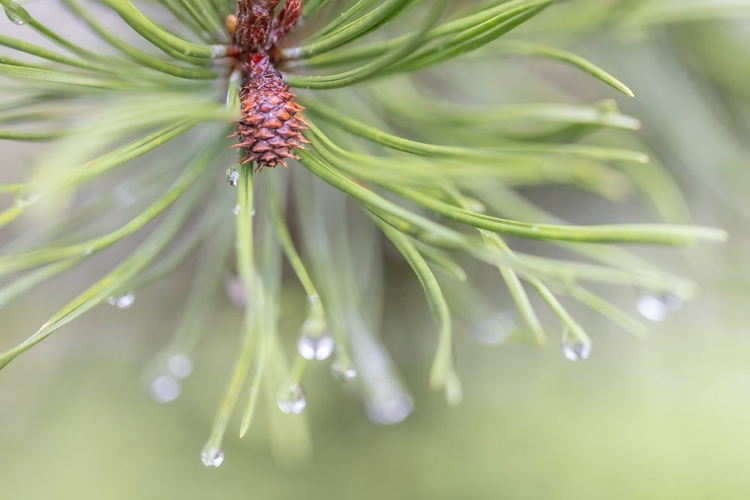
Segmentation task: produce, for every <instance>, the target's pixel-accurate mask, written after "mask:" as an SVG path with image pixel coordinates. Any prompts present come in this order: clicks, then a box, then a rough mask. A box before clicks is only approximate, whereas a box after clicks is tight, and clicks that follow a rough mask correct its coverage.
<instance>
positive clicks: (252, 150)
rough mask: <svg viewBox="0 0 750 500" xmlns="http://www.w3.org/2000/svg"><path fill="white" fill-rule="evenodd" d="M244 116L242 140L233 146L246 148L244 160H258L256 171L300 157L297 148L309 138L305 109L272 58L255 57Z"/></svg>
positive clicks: (245, 86)
mask: <svg viewBox="0 0 750 500" xmlns="http://www.w3.org/2000/svg"><path fill="white" fill-rule="evenodd" d="M240 103H241V106H242V116H241V118H240V121H239V122H238V124H237V132H236V133H234V134H233V135H232V137H239V138H240V142H239V143H238V144H235V145H234V146H233V147H238V148H239V147H241V148H245V151H246V154H245V156H244V157H243V158H242V163H248V162H251V161H254V162H256V164H257V166H256V171H259V170H261V169H262V168H263V167H275V166H276V165H278V164H279V163H281V164H282V165H283V166H284V167H286V161H285V160H286V159H287V158H291V159H295V160H297V159H299V157H298V156H296V155H295V154H294V148H304V147H305V146H304V144H305V143H307V142H308V141H307V140H305V138H304V137H303V136H302V133H301V131H302V130H304V129H306V128H307V127H308V125H307V122H306V121H305V119H304V118H303V117H302V115H301V114H300V111H302V110H303V109H304V108H303V107H302V106H300V105H299V104H297V102H296V101H295V96H294V94H293V93H292V92H290V90H289V85H288V84H287V83H286V82H285V81H284V80H282V78H281V74H280V73H279V72H278V71H276V70H275V69H274V68H273V67H272V66H271V65H270V63H269V62H268V59H267V58H266V57H265V56H263V57H262V58H257V59H256V58H254V59H253V63H252V70H251V71H249V72H248V74H247V76H246V77H245V79H244V81H243V82H242V87H241V88H240Z"/></svg>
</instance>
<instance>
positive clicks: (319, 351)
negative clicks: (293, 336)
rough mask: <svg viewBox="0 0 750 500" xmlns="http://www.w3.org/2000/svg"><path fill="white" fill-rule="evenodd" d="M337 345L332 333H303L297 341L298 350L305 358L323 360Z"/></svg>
mask: <svg viewBox="0 0 750 500" xmlns="http://www.w3.org/2000/svg"><path fill="white" fill-rule="evenodd" d="M335 345H336V343H335V342H334V340H333V337H331V336H330V335H326V334H324V335H317V336H313V335H302V336H301V337H300V338H299V340H298V341H297V350H298V351H299V353H300V356H302V357H303V358H305V359H310V360H313V359H317V360H319V361H322V360H324V359H326V358H328V357H329V356H330V355H331V354H332V353H333V348H334V347H335Z"/></svg>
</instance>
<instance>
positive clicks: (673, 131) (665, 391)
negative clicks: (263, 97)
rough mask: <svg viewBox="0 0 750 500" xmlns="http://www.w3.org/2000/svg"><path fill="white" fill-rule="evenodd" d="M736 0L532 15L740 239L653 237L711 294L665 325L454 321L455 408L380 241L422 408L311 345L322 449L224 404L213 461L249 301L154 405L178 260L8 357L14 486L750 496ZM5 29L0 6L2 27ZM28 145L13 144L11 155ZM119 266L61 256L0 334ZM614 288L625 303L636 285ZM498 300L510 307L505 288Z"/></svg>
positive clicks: (489, 81)
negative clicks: (490, 337) (617, 92)
mask: <svg viewBox="0 0 750 500" xmlns="http://www.w3.org/2000/svg"><path fill="white" fill-rule="evenodd" d="M47 3H49V0H39V1H38V2H37V3H36V6H35V5H34V4H32V5H31V6H30V9H32V11H34V9H44V8H45V7H44V5H45V4H47ZM568 3H569V4H571V5H573V6H576V5H578V6H581V7H585V6H586V5H587V4H588V5H592V4H593V3H597V2H594V0H591V2H588V3H587V2H568ZM604 3H605V2H602V4H604ZM609 3H612V4H614V3H616V2H609ZM736 4H737V5H738V8H737V9H736V11H731V12H730V14H729V15H725V16H722V17H720V18H710V17H711V16H708V17H709V18H708V19H705V18H706V17H707V16H706V15H701V16H697V15H696V16H695V17H700V19H697V20H696V19H675V20H671V21H674V22H669V23H667V24H666V25H661V21H662V20H660V19H655V20H653V21H651V22H648V23H643V24H642V25H638V26H637V27H635V26H610V25H608V24H605V23H601V22H595V21H594V20H588V21H587V20H586V19H581V18H579V17H580V16H578V17H577V16H575V10H574V9H570V8H569V9H568V10H567V12H568V14H571V13H572V15H570V17H569V18H566V19H567V24H566V25H565V29H559V33H558V32H555V33H553V35H552V36H550V34H549V33H550V32H551V30H552V28H550V27H552V26H556V27H557V28H560V26H561V23H559V20H560V18H558V19H555V18H554V14H552V13H551V12H550V13H549V14H550V15H547V14H545V15H544V16H542V17H540V18H539V23H537V28H536V31H535V29H534V28H532V27H529V29H528V31H527V33H526V34H525V36H527V37H536V36H538V37H543V38H544V40H545V41H553V42H554V43H555V44H558V45H560V46H564V47H568V48H571V49H573V50H575V51H577V52H579V53H581V54H583V55H585V56H587V57H588V58H589V59H591V60H593V61H595V62H597V63H598V64H600V65H602V66H603V67H605V68H606V69H607V70H609V71H611V72H612V73H613V74H615V75H616V76H617V77H619V78H620V79H621V80H623V81H624V82H626V83H627V84H628V85H629V86H630V87H631V88H632V89H633V91H634V92H635V94H636V98H635V99H632V100H628V99H627V98H624V97H623V98H619V97H616V98H617V100H618V103H619V104H620V106H621V108H622V109H623V110H624V111H626V112H627V113H628V114H631V115H633V116H636V117H638V118H639V119H641V120H642V121H643V124H644V126H643V130H642V132H641V133H640V134H639V137H640V139H641V140H642V141H643V142H644V144H647V145H648V147H649V148H650V150H651V151H652V152H653V153H655V155H656V158H658V159H659V160H660V161H661V162H662V163H663V164H664V165H665V166H666V167H667V168H668V169H669V170H670V171H671V173H672V174H673V176H674V177H675V179H676V180H677V182H678V184H679V185H680V187H681V188H682V191H683V193H684V195H685V198H686V200H687V203H688V205H689V207H690V210H691V212H692V214H693V218H694V220H695V221H696V222H699V223H701V224H706V225H715V226H719V227H723V228H725V229H727V230H729V231H730V233H731V240H730V241H729V243H727V244H726V245H722V246H716V247H710V248H708V247H707V248H701V249H699V250H697V251H691V252H689V253H687V254H679V253H677V252H673V251H658V252H652V253H649V254H648V255H650V256H652V257H653V258H654V259H655V260H657V261H659V262H661V263H662V264H664V265H665V266H667V267H668V268H671V269H673V270H675V271H679V272H682V273H684V274H686V275H689V276H692V277H694V278H695V279H696V281H697V282H698V283H699V284H700V285H701V289H702V291H701V294H700V297H699V298H698V299H697V300H696V301H694V302H692V303H690V304H686V305H685V307H683V309H682V310H681V311H679V313H677V314H674V315H671V316H669V317H668V318H667V319H666V320H665V321H663V322H660V323H655V324H653V335H652V337H651V338H650V339H648V340H646V341H637V340H634V339H632V338H630V337H628V336H626V335H624V334H622V333H620V332H619V331H618V330H617V329H616V327H614V326H612V325H610V324H609V323H607V322H606V321H605V320H603V319H601V318H599V317H596V316H580V315H579V319H580V320H581V322H582V323H584V324H585V325H586V326H587V330H588V331H589V332H591V333H592V336H593V338H594V342H595V347H594V352H593V354H592V356H591V359H589V360H588V361H586V362H580V363H571V362H569V361H567V360H566V359H565V358H564V357H563V356H562V355H561V353H560V350H559V345H558V343H557V342H556V341H553V342H551V343H550V345H548V346H547V347H545V348H538V347H532V346H525V345H516V344H510V345H500V346H493V345H487V344H486V343H483V342H480V341H478V340H477V338H476V336H475V335H473V334H472V332H471V331H468V330H466V331H463V332H461V334H460V335H459V336H458V339H457V350H458V366H459V371H460V374H461V376H462V379H463V383H464V389H465V395H464V402H463V403H462V404H461V405H460V406H458V407H456V408H448V407H447V406H446V404H445V402H444V399H443V396H442V395H440V394H435V393H432V392H430V391H429V390H428V380H427V377H428V374H429V366H430V363H431V355H432V352H433V349H434V327H433V324H432V321H431V319H430V317H429V314H428V311H427V306H426V304H425V303H424V298H423V295H422V293H421V291H420V288H419V285H418V283H416V280H415V279H413V278H412V277H411V274H410V273H409V272H408V268H407V267H406V265H405V264H404V263H403V262H401V261H399V260H398V259H397V258H395V257H394V255H393V254H387V258H386V271H385V273H386V282H387V283H388V287H387V289H386V292H387V293H386V297H387V298H386V303H385V309H384V310H385V318H384V323H383V328H382V336H383V340H384V342H385V344H386V345H387V347H388V348H389V350H390V352H391V353H392V354H393V356H394V359H395V360H396V362H397V364H398V366H399V368H400V369H401V371H402V373H403V375H404V380H405V383H406V385H407V386H408V387H409V389H410V390H411V393H412V395H413V398H414V401H415V409H414V412H413V414H412V415H411V416H410V417H409V418H408V419H407V420H406V421H405V422H403V423H402V424H399V425H397V426H394V427H378V426H375V425H374V424H372V423H370V422H369V420H368V419H367V418H366V416H365V414H364V412H363V408H362V404H361V401H360V400H359V398H358V397H357V395H356V393H355V391H353V390H351V389H347V388H346V387H342V386H340V385H339V384H336V383H334V382H333V381H331V379H330V375H329V366H328V362H326V363H320V364H319V365H315V366H313V368H312V369H311V372H310V373H309V375H308V380H306V386H307V388H308V398H309V402H308V407H307V409H306V412H305V413H306V414H307V417H308V419H309V422H310V430H311V435H312V442H313V445H314V450H313V453H312V455H311V456H310V458H309V459H308V460H307V461H305V462H299V461H298V460H295V459H294V457H293V456H290V455H288V454H284V453H283V452H279V451H278V450H277V451H276V453H274V452H272V450H271V447H270V446H269V436H268V433H267V431H266V429H267V427H266V426H265V425H264V422H262V421H263V420H266V419H267V418H295V417H293V416H290V417H279V416H278V415H276V414H275V413H272V414H271V416H270V417H268V416H266V415H265V414H263V412H261V415H260V418H259V419H260V420H261V422H259V423H258V425H255V426H254V427H253V429H252V430H251V433H250V436H249V439H245V440H243V441H240V440H239V439H237V438H236V437H235V436H234V435H233V432H234V429H236V428H237V427H236V425H237V424H238V423H237V422H233V424H232V426H231V427H230V435H229V436H228V438H227V440H226V443H225V452H226V461H225V463H224V464H223V465H222V466H221V467H220V468H218V469H207V468H205V467H204V466H203V465H202V464H201V462H200V460H199V451H200V449H201V447H202V445H203V443H204V441H205V438H206V435H207V432H208V429H209V428H210V426H211V422H212V419H213V415H214V412H215V407H216V404H217V401H218V399H219V397H220V394H221V390H222V388H223V386H224V383H225V379H226V377H227V375H228V373H229V370H230V365H229V362H230V360H231V359H233V353H234V351H235V349H236V342H237V331H238V329H239V324H240V321H241V318H240V312H239V311H237V310H236V309H235V308H233V307H232V306H231V305H230V304H228V303H227V301H226V300H225V299H224V297H217V298H216V304H215V311H216V314H215V318H214V321H213V323H212V328H211V331H210V332H209V334H208V335H206V337H205V338H204V339H203V341H202V342H201V345H200V349H199V356H198V357H197V358H196V360H195V372H194V374H193V375H192V376H191V377H190V378H189V379H187V380H186V381H185V383H184V385H183V387H182V394H181V396H180V397H179V398H178V399H177V400H176V401H174V402H172V403H170V404H158V403H156V402H154V401H153V400H152V399H151V398H150V396H149V391H148V389H147V381H146V380H145V379H144V375H143V373H144V367H145V366H146V365H147V364H148V363H149V361H150V360H151V359H152V356H153V353H154V352H155V351H156V350H157V349H158V348H159V347H160V346H161V345H163V343H164V342H165V341H166V339H167V338H168V336H169V335H170V333H171V331H172V329H173V328H174V324H175V318H176V317H177V315H178V314H179V312H180V308H181V305H182V302H183V299H184V293H183V292H184V290H185V289H186V288H187V287H188V284H189V280H190V273H189V269H184V270H183V272H180V273H177V274H175V275H174V276H171V277H170V278H169V279H167V280H166V281H164V282H162V283H159V284H157V285H155V286H153V287H152V288H150V289H147V290H145V291H143V292H142V293H141V294H139V296H138V297H137V300H136V303H135V304H134V305H133V306H132V307H131V308H129V309H127V310H119V309H117V308H114V307H109V306H106V305H105V306H101V307H99V308H97V309H95V310H94V311H93V312H92V313H90V314H88V315H86V316H85V317H83V318H82V319H80V320H78V321H76V322H75V323H74V324H71V325H69V326H67V327H66V328H65V329H64V330H63V331H61V332H59V333H58V334H56V335H54V336H53V337H51V338H50V339H49V340H47V341H45V342H44V343H42V344H40V345H39V346H38V347H37V348H35V349H33V350H32V351H30V352H29V353H27V354H26V355H24V356H23V357H22V358H20V359H18V360H17V361H15V362H14V363H12V364H11V365H9V366H8V367H7V368H6V369H5V370H3V372H2V373H0V498H1V499H6V498H7V499H24V500H26V499H30V500H36V499H45V500H46V499H77V500H89V499H91V500H93V499H97V500H98V499H108V500H119V499H151V498H153V499H192V498H256V499H299V498H309V499H318V498H320V499H324V498H325V499H332V498H353V499H380V498H405V499H406V498H414V499H417V498H419V499H422V498H424V499H459V498H460V499H496V498H507V499H576V500H580V499H594V498H596V499H601V498H607V499H634V498H644V499H651V498H654V499H681V500H684V499H706V498H721V499H745V498H748V496H750V476H749V475H748V474H747V472H746V467H747V464H748V463H750V425H748V418H750V335H748V333H750V307H748V304H750V260H749V259H748V258H747V256H748V251H747V249H748V248H750V230H748V224H749V223H750V222H749V221H750V201H748V200H749V199H750V167H748V164H749V163H750V150H749V149H748V143H749V142H750V141H748V138H749V137H750V135H749V134H748V127H750V86H748V85H747V82H748V75H750V58H749V57H748V53H749V52H748V51H750V36H748V34H750V22H748V21H747V20H746V16H744V15H743V14H744V13H745V12H741V11H742V9H743V6H742V5H741V4H742V2H736ZM745 11H747V13H750V11H748V10H747V9H746V8H745ZM545 23H547V24H546V25H545ZM532 24H533V23H532ZM652 24H653V25H652ZM10 29H11V25H10V24H9V23H6V22H0V32H3V31H4V30H10ZM552 31H554V30H552ZM452 68H453V69H454V70H455V71H460V72H462V73H461V74H467V73H468V74H470V75H472V78H471V79H467V82H466V85H469V86H472V87H474V88H473V89H472V90H473V91H479V92H484V93H486V94H491V95H493V96H496V100H497V101H499V102H524V101H529V100H533V99H537V100H544V99H545V98H551V97H560V96H563V98H565V99H569V100H573V101H581V102H594V101H596V100H598V99H601V98H612V97H613V95H612V92H611V91H610V90H609V89H607V88H606V87H605V88H602V86H601V85H600V84H597V82H592V81H590V80H589V79H587V77H586V76H585V75H583V76H582V75H580V74H578V73H577V72H575V71H574V70H572V69H569V68H566V67H562V66H560V65H556V64H554V63H543V62H530V61H526V60H507V59H502V60H499V61H494V60H492V61H490V63H489V64H488V63H487V60H486V59H484V60H476V61H469V62H467V61H462V60H459V61H457V62H454V63H452ZM1 91H2V90H1V89H0V92H1ZM34 154H35V152H34V151H33V150H30V149H28V148H22V149H13V148H12V147H9V146H6V145H0V155H1V156H0V158H1V159H2V160H0V161H2V163H3V167H5V166H6V165H9V164H13V165H17V164H22V163H23V162H27V161H29V160H30V159H31V158H33V156H34ZM269 174H273V172H270V173H269ZM528 194H529V195H530V196H532V197H533V198H534V199H535V200H536V201H538V202H539V203H540V204H542V205H544V206H545V207H548V208H551V209H553V210H555V211H556V212H557V213H560V214H565V216H566V217H567V218H570V219H572V220H576V221H581V222H586V221H587V220H595V219H596V218H597V217H600V214H602V213H603V212H602V211H606V212H604V213H606V215H607V220H612V221H627V220H633V219H643V218H645V215H644V214H643V212H642V209H639V208H638V205H637V204H636V203H630V202H626V203H622V204H619V205H614V204H611V203H605V202H602V201H600V200H598V199H596V198H594V197H593V196H591V195H587V194H583V193H580V192H578V191H575V190H572V189H570V190H568V189H560V188H555V189H538V190H536V191H530V192H529V193H528ZM593 214H596V216H595V215H593ZM10 236H11V235H7V234H5V235H0V238H10ZM106 264H107V260H106V259H105V260H103V261H101V262H94V264H93V265H92V266H89V267H87V268H85V270H81V271H78V272H75V273H68V274H66V275H64V276H63V277H62V278H61V279H58V280H56V281H54V282H52V283H51V284H50V285H49V286H45V287H43V288H41V289H39V290H38V291H35V292H34V293H33V295H31V296H28V297H26V298H24V299H21V300H19V301H16V302H14V303H13V304H12V305H11V306H9V307H7V308H5V309H4V310H2V311H0V325H1V326H2V328H1V329H0V333H1V335H0V339H1V340H2V342H3V345H14V344H15V343H16V342H18V341H20V340H22V339H23V338H25V337H26V336H27V335H28V334H29V333H30V332H33V331H35V330H36V327H38V325H39V324H40V323H41V322H42V321H44V319H46V318H47V317H48V316H49V315H50V314H51V313H52V312H53V311H54V310H55V308H56V307H59V306H60V305H62V304H63V303H64V301H65V298H67V297H68V296H69V290H71V289H80V288H81V287H83V286H84V285H85V284H86V283H88V282H90V281H91V280H92V279H93V278H94V277H95V276H98V275H99V273H100V272H101V271H102V270H103V269H106ZM190 266H191V264H188V265H187V266H186V267H187V268H189V267H190ZM289 288H290V290H288V291H286V294H287V295H288V296H289V300H288V301H287V302H286V303H288V304H289V306H288V308H286V309H285V311H284V319H283V322H282V326H283V325H284V324H288V325H290V326H289V328H286V331H285V335H286V336H287V337H288V340H289V342H290V343H291V342H293V338H292V337H293V335H294V333H295V332H296V326H295V325H298V324H299V322H300V321H301V320H302V317H303V311H302V310H300V308H299V306H298V305H299V304H302V303H303V300H302V297H301V296H300V293H299V291H298V290H297V289H296V286H291V285H290V287H289ZM612 297H614V299H615V300H616V301H617V302H618V304H621V305H622V306H623V307H625V308H626V309H627V310H629V311H631V312H635V301H636V298H637V291H635V290H632V291H628V290H625V291H620V292H619V295H615V296H612ZM488 298H489V299H492V297H491V296H490V297H488ZM497 302H498V303H497V307H498V310H502V309H503V308H505V307H507V304H504V303H502V301H500V300H498V301H497ZM282 330H283V328H282ZM276 413H278V412H276Z"/></svg>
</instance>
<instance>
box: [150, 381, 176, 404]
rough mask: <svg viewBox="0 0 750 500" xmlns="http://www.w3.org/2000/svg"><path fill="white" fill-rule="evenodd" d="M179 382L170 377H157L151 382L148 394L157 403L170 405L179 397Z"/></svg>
mask: <svg viewBox="0 0 750 500" xmlns="http://www.w3.org/2000/svg"><path fill="white" fill-rule="evenodd" d="M180 391H181V387H180V382H179V381H178V380H177V379H176V378H174V377H172V376H171V375H159V376H158V377H156V378H155V379H154V380H152V381H151V385H150V386H149V392H150V393H151V397H152V398H153V399H154V401H156V402H157V403H170V402H172V401H174V400H175V399H177V398H178V397H179V396H180Z"/></svg>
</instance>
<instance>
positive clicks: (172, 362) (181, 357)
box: [167, 354, 193, 378]
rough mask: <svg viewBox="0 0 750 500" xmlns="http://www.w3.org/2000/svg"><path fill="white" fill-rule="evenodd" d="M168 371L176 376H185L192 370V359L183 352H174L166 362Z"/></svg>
mask: <svg viewBox="0 0 750 500" xmlns="http://www.w3.org/2000/svg"><path fill="white" fill-rule="evenodd" d="M167 367H168V368H169V373H171V374H172V375H174V376H175V377H177V378H186V377H187V376H188V375H190V374H191V373H192V372H193V360H192V359H190V357H189V356H187V355H185V354H175V355H174V356H172V357H171V358H169V362H168V363H167Z"/></svg>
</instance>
